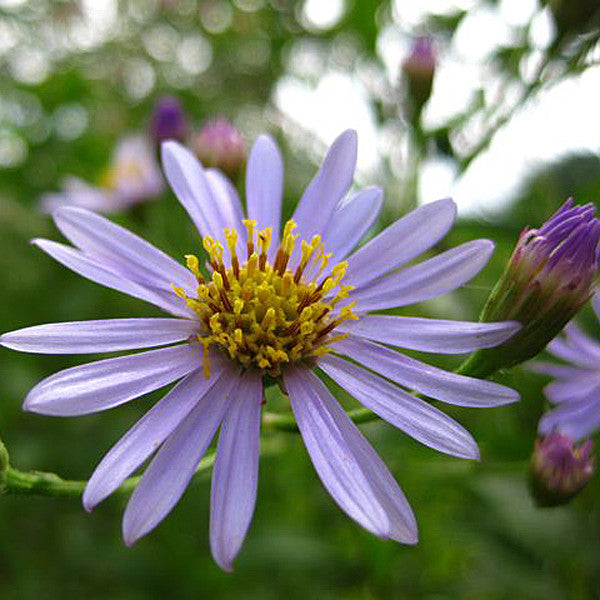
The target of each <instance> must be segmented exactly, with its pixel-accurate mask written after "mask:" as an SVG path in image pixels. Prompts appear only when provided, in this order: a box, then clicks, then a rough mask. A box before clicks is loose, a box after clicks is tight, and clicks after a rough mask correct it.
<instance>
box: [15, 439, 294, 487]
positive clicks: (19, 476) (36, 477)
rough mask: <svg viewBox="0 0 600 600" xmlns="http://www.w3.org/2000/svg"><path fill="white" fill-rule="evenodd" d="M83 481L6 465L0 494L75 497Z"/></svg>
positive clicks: (264, 451)
mask: <svg viewBox="0 0 600 600" xmlns="http://www.w3.org/2000/svg"><path fill="white" fill-rule="evenodd" d="M282 447H283V445H282V443H281V440H279V439H275V438H274V439H269V440H262V441H261V444H260V447H259V453H260V455H262V456H265V455H271V454H276V453H277V452H279V451H280V450H281V448H282ZM215 456H216V455H215V453H214V452H212V453H210V454H208V455H207V456H205V457H204V458H203V459H202V460H201V461H200V463H199V464H198V467H197V468H196V472H195V473H194V479H195V480H196V479H200V478H201V477H202V476H205V475H206V474H207V473H208V472H209V471H210V469H211V468H212V466H213V464H214V462H215ZM140 479H141V476H135V477H129V479H126V480H125V481H124V482H123V483H122V484H121V486H120V487H119V488H117V490H116V491H115V493H116V494H119V495H128V494H130V493H131V492H132V491H133V489H134V488H135V486H136V485H137V484H138V483H139V481H140ZM86 485H87V481H76V480H69V479H62V478H61V477H59V476H58V475H56V474H55V473H45V472H41V471H27V472H25V471H19V470H18V469H15V468H13V467H11V466H9V467H8V468H7V470H6V473H5V478H4V489H3V491H4V493H7V494H26V495H36V496H54V497H57V498H78V497H80V496H81V495H82V494H83V490H84V489H85V486H86Z"/></svg>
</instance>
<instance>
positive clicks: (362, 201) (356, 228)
mask: <svg viewBox="0 0 600 600" xmlns="http://www.w3.org/2000/svg"><path fill="white" fill-rule="evenodd" d="M382 204H383V191H382V189H381V188H379V187H368V188H365V189H364V190H361V191H360V192H358V193H356V194H354V195H353V196H352V197H351V198H350V200H348V202H347V203H346V204H344V205H342V206H338V207H337V208H336V209H335V212H334V213H333V215H332V217H331V221H330V223H329V225H328V226H327V230H326V232H325V235H324V236H323V243H324V244H325V249H326V251H327V252H330V253H331V254H332V257H331V261H330V263H331V264H336V263H338V262H339V261H341V260H344V258H346V256H347V255H348V253H349V252H350V251H351V250H352V249H353V248H354V246H356V244H358V242H360V240H361V239H362V237H363V236H364V235H365V233H367V231H368V230H369V229H370V227H371V225H373V223H374V221H375V219H376V218H377V215H378V214H379V211H380V210H381V205H382Z"/></svg>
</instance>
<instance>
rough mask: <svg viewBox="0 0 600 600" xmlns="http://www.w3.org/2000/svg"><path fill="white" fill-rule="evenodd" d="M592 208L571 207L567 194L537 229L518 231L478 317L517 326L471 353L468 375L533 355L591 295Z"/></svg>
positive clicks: (594, 255) (596, 254) (598, 244)
mask: <svg viewBox="0 0 600 600" xmlns="http://www.w3.org/2000/svg"><path fill="white" fill-rule="evenodd" d="M595 212H596V207H595V206H594V205H593V204H584V205H580V206H574V205H573V201H572V199H571V198H569V199H568V200H567V201H566V202H565V203H564V204H563V205H562V206H561V207H560V209H559V210H558V211H557V212H556V213H555V214H554V215H553V216H552V217H551V218H550V219H548V221H546V223H544V225H542V227H540V228H539V229H529V228H526V229H525V230H524V231H523V232H522V233H521V235H520V237H519V241H518V243H517V245H516V247H515V250H514V252H513V254H512V256H511V258H510V260H509V261H508V264H507V266H506V269H505V271H504V274H503V275H502V277H501V278H500V280H499V281H498V283H497V284H496V286H495V287H494V289H493V290H492V293H491V294H490V297H489V299H488V301H487V303H486V306H485V307H484V309H483V312H482V315H481V320H482V321H500V320H514V321H518V322H519V323H521V324H522V325H523V327H522V329H521V330H520V331H519V333H518V334H517V335H515V336H513V337H512V338H511V339H510V340H508V341H507V342H506V343H504V344H501V345H499V346H497V347H496V348H492V349H486V350H482V351H480V352H476V353H475V354H473V355H471V356H470V357H469V361H468V363H466V367H467V368H468V371H469V373H470V374H471V375H478V376H480V377H486V376H488V375H489V374H490V373H493V372H494V371H496V370H497V369H501V368H507V367H512V366H514V365H517V364H519V363H522V362H524V361H526V360H529V359H530V358H533V357H534V356H536V355H537V354H538V353H539V352H541V351H542V350H543V349H544V348H545V347H546V345H547V344H548V342H550V340H552V339H553V338H554V337H555V336H556V335H557V334H558V333H559V332H560V331H561V329H562V328H563V327H564V326H565V324H566V323H568V322H569V321H570V320H571V319H572V318H573V317H574V316H575V313H577V311H578V310H579V309H580V308H581V307H582V306H583V305H584V304H585V303H586V302H587V301H588V300H589V299H590V298H591V296H592V295H593V293H594V291H595V288H596V283H597V279H598V260H599V258H600V219H598V218H597V217H596V216H595Z"/></svg>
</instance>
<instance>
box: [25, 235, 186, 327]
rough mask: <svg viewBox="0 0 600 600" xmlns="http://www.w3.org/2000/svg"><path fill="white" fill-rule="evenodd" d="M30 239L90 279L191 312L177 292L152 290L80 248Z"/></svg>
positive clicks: (182, 312) (180, 312) (177, 311)
mask: <svg viewBox="0 0 600 600" xmlns="http://www.w3.org/2000/svg"><path fill="white" fill-rule="evenodd" d="M31 243H32V244H34V245H35V246H37V247H38V248H40V249H41V250H43V251H44V252H46V254H49V255H50V256H51V257H52V258H53V259H54V260H56V261H57V262H59V263H61V264H62V265H64V266H65V267H67V268H69V269H71V270H72V271H74V272H75V273H78V274H79V275H81V276H82V277H85V278H86V279H89V280H90V281H94V282H95V283H99V284H100V285H104V286H106V287H109V288H112V289H113V290H117V291H119V292H123V293H124V294H127V295H128V296H133V297H134V298H139V299H140V300H145V301H146V302H150V303H151V304H154V305H155V306H158V307H159V308H162V309H163V310H165V311H167V312H170V313H171V314H174V315H176V316H178V317H189V316H190V312H189V310H188V309H187V307H186V306H185V303H184V302H183V301H182V300H181V299H180V298H179V297H177V296H176V295H175V293H174V292H171V293H170V294H169V295H166V294H161V293H159V291H158V290H152V289H150V288H148V287H145V286H142V285H139V284H138V283H135V282H133V281H130V280H128V279H126V278H125V277H123V275H122V274H120V273H117V272H115V271H113V270H111V269H109V268H108V267H106V266H105V265H102V264H101V263H99V262H97V261H95V260H93V259H91V258H89V257H88V256H86V255H85V254H83V253H82V252H80V251H79V250H76V249H75V248H71V247H69V246H65V245H64V244H59V243H57V242H52V241H50V240H42V239H35V240H32V242H31Z"/></svg>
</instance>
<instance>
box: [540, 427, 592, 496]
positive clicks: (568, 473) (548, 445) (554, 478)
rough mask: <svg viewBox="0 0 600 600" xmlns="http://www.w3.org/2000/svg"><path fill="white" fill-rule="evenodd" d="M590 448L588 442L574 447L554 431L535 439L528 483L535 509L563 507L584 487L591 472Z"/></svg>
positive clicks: (589, 441) (589, 442)
mask: <svg viewBox="0 0 600 600" xmlns="http://www.w3.org/2000/svg"><path fill="white" fill-rule="evenodd" d="M593 447H594V445H593V442H592V440H588V441H587V442H584V443H583V444H579V445H578V446H574V445H573V442H572V441H571V439H570V438H568V437H567V436H566V435H563V434H562V433H558V432H554V433H551V434H550V435H548V436H547V437H544V438H541V439H538V440H536V442H535V447H534V450H533V454H532V455H531V465H530V482H531V491H532V494H533V497H534V499H535V501H536V504H537V505H538V506H560V505H561V504H566V503H567V502H568V501H569V500H571V498H573V496H575V495H576V494H578V493H579V492H580V491H581V490H582V489H583V488H584V487H585V486H586V485H587V483H588V481H589V480H590V479H591V478H592V476H593V474H594V469H595V460H594V456H593V455H592V451H593Z"/></svg>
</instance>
